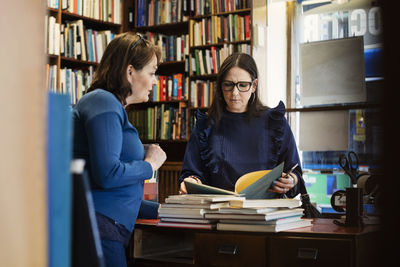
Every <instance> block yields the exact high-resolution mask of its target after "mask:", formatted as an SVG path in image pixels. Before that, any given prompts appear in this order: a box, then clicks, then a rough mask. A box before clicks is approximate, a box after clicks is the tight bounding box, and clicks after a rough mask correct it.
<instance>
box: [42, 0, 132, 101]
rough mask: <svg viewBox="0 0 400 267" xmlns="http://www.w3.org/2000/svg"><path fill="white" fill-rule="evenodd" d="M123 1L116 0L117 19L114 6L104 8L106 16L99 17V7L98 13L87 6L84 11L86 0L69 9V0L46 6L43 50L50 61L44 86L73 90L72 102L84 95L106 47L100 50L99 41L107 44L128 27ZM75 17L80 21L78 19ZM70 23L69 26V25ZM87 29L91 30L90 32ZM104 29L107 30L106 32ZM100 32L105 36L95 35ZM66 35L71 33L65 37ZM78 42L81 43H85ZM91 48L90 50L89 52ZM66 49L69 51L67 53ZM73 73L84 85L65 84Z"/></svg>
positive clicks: (71, 78)
mask: <svg viewBox="0 0 400 267" xmlns="http://www.w3.org/2000/svg"><path fill="white" fill-rule="evenodd" d="M126 2H127V1H125V0H121V1H119V2H115V3H119V8H120V9H119V19H118V18H116V17H114V15H117V14H118V12H116V11H115V10H114V9H113V8H111V7H110V8H109V9H107V10H106V9H104V12H103V13H104V14H106V13H107V12H108V13H107V14H108V15H109V16H108V17H109V19H107V20H104V19H101V18H102V14H103V13H102V9H101V8H100V9H99V12H100V13H98V15H96V16H95V15H94V8H93V9H92V10H91V11H90V10H89V9H87V10H86V11H84V9H85V8H86V7H88V6H89V4H88V3H89V0H83V1H80V2H79V3H81V4H82V6H81V8H76V9H73V8H72V9H70V10H68V6H67V3H68V1H58V8H54V7H47V15H46V18H47V21H46V29H47V32H46V53H47V55H48V56H47V63H48V65H49V66H48V68H47V69H48V73H47V85H48V87H47V90H51V91H54V92H63V93H69V94H72V95H73V96H72V97H71V104H74V103H76V102H77V101H78V100H79V98H80V97H81V96H82V95H83V91H84V90H85V89H86V88H87V87H88V86H89V84H90V81H91V79H92V75H93V72H94V69H95V68H96V67H97V65H98V63H99V62H100V59H101V55H102V52H104V50H105V46H104V45H102V46H101V50H99V45H98V43H99V42H102V43H103V42H105V43H106V44H108V43H109V42H110V41H111V40H112V39H113V37H115V35H117V34H119V33H121V32H123V29H124V28H127V26H124V23H127V19H126V17H125V16H126V14H127V13H126V12H124V10H125V9H124V8H125V6H126ZM91 3H93V1H91ZM98 3H100V2H98ZM63 7H64V8H63ZM115 7H116V6H115ZM83 14H86V15H83ZM103 16H106V15H103ZM50 17H53V19H52V20H53V22H54V24H53V25H52V26H50V19H49V18H50ZM78 21H80V22H79V23H78ZM74 25H77V26H74ZM69 26H71V27H72V28H69ZM53 27H54V28H53ZM57 27H58V29H57V30H56V29H55V28H57ZM80 27H82V29H81V32H79V28H80ZM67 29H69V30H68V34H67V33H66V31H67ZM52 30H53V31H54V32H52ZM88 30H91V32H89V31H88ZM106 31H108V32H107V33H106ZM50 32H52V33H50ZM89 33H92V34H93V37H92V38H90V39H92V41H93V42H91V41H89V40H88V39H89ZM100 34H101V35H103V34H104V35H106V36H102V37H101V38H103V39H101V40H100V39H99V40H97V39H96V36H97V38H99V37H98V36H99V35H100ZM67 35H70V36H71V37H70V38H69V39H67V38H68V37H67ZM95 39H96V40H95ZM104 40H105V41H104ZM94 41H95V42H96V45H95V44H94ZM50 42H52V45H50ZM81 43H84V45H82V44H81ZM90 45H91V46H90ZM77 46H79V48H77ZM92 46H93V47H92ZM51 47H53V49H51ZM56 47H57V48H56ZM90 48H91V51H90V52H89V49H90ZM67 51H69V52H70V53H67ZM83 54H84V55H83ZM75 76H76V77H78V78H77V79H79V84H82V85H83V86H78V85H72V83H71V82H68V85H70V87H68V86H67V81H66V80H67V79H70V81H74V79H75Z"/></svg>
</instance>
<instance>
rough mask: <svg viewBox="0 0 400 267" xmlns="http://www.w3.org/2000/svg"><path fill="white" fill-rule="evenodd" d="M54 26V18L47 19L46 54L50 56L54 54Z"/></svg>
mask: <svg viewBox="0 0 400 267" xmlns="http://www.w3.org/2000/svg"><path fill="white" fill-rule="evenodd" d="M55 24H56V18H55V17H53V16H50V17H49V26H48V29H49V34H48V40H49V41H48V44H49V46H48V48H49V49H48V51H47V53H49V54H50V55H52V54H54V32H55Z"/></svg>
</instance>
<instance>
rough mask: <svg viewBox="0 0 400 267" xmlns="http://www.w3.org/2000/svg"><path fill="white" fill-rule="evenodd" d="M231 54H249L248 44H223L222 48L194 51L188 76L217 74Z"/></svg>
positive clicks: (213, 47) (214, 47) (212, 47)
mask: <svg viewBox="0 0 400 267" xmlns="http://www.w3.org/2000/svg"><path fill="white" fill-rule="evenodd" d="M233 52H243V53H247V54H249V55H250V54H251V46H250V44H245V43H244V44H224V45H223V46H222V47H220V48H219V47H216V46H211V47H210V49H194V50H193V53H192V54H191V56H190V62H191V63H190V65H191V66H190V74H191V75H207V74H217V73H218V71H219V68H220V66H221V64H222V63H223V62H224V60H225V59H226V58H227V57H228V56H229V55H230V54H232V53H233Z"/></svg>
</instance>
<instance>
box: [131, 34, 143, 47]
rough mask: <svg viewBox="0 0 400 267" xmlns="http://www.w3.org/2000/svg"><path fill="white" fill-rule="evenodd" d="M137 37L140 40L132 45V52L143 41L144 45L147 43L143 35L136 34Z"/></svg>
mask: <svg viewBox="0 0 400 267" xmlns="http://www.w3.org/2000/svg"><path fill="white" fill-rule="evenodd" d="M136 35H137V36H139V39H138V40H137V41H136V42H135V43H134V44H133V45H132V47H131V50H133V49H135V47H136V46H137V45H138V44H139V43H140V42H141V41H143V42H144V43H146V40H145V39H144V38H143V37H142V35H140V34H138V33H137V34H136Z"/></svg>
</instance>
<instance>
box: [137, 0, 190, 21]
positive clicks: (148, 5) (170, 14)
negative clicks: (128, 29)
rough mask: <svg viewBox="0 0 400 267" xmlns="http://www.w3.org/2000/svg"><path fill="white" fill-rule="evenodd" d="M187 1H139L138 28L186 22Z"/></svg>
mask: <svg viewBox="0 0 400 267" xmlns="http://www.w3.org/2000/svg"><path fill="white" fill-rule="evenodd" d="M189 2H190V1H187V0H137V1H136V27H143V26H152V25H158V24H166V23H175V22H181V21H186V20H187V18H188V12H187V10H188V4H189Z"/></svg>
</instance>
